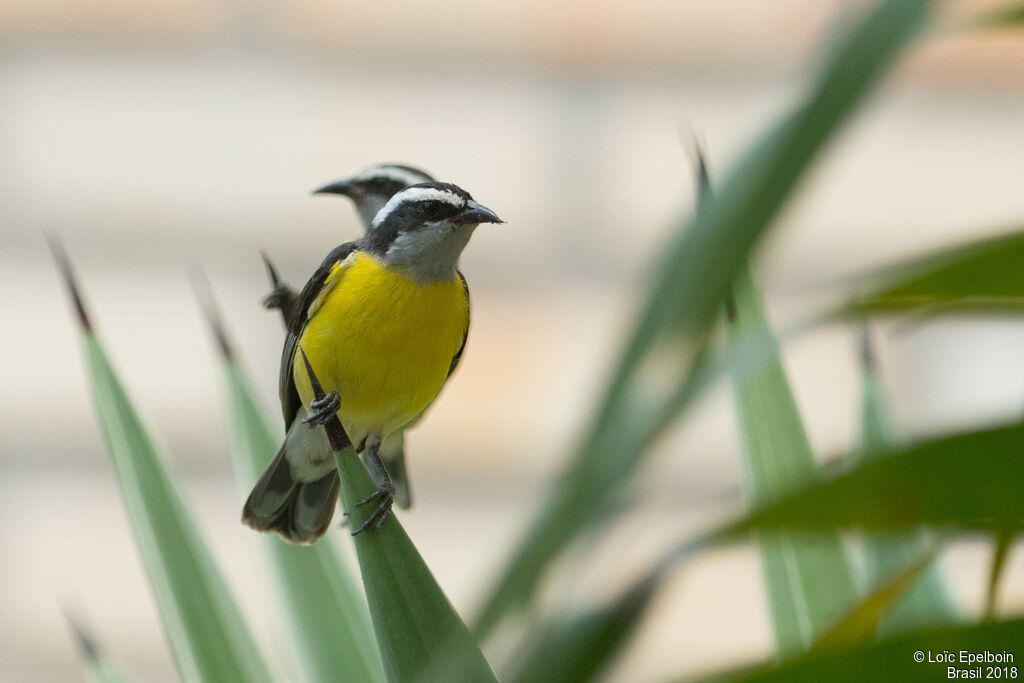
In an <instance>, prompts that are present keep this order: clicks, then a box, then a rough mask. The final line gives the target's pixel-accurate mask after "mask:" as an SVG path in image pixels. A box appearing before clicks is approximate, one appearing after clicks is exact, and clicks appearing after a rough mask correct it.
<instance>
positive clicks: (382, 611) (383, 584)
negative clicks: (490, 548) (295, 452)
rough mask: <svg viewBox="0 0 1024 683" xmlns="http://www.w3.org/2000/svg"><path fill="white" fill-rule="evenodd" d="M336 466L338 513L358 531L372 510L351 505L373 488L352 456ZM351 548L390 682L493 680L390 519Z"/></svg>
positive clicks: (471, 640) (340, 456)
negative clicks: (425, 677)
mask: <svg viewBox="0 0 1024 683" xmlns="http://www.w3.org/2000/svg"><path fill="white" fill-rule="evenodd" d="M335 460H336V461H337V465H338V472H340V473H341V501H342V505H343V507H344V509H345V511H346V512H347V513H348V519H349V524H350V525H351V526H352V528H353V529H358V528H359V526H360V525H361V524H362V523H363V522H365V521H366V519H367V518H368V517H369V515H370V513H371V512H372V511H373V505H364V506H361V507H360V506H357V505H356V503H357V502H358V501H361V500H363V499H364V498H366V497H367V496H369V495H370V494H371V493H373V492H374V491H375V490H376V489H377V486H376V485H375V484H374V483H373V481H372V480H371V479H370V475H369V474H368V473H367V471H366V468H365V467H364V466H363V464H362V462H361V461H360V460H359V458H358V457H357V456H356V455H355V453H354V452H353V451H352V449H351V448H349V449H346V450H344V451H341V452H338V453H336V454H335ZM355 546H356V554H357V555H358V557H359V568H360V570H361V571H362V575H363V587H364V589H365V590H366V598H367V600H368V601H369V603H370V614H371V616H372V618H373V628H374V631H375V632H376V634H377V643H378V645H379V646H380V653H381V658H382V660H383V662H384V672H385V673H386V674H387V680H388V681H390V682H391V683H395V682H396V681H414V680H417V678H418V676H419V675H420V674H421V673H422V672H423V671H425V670H428V669H429V670H431V671H435V672H436V673H437V676H436V678H433V680H468V681H496V680H497V679H496V678H495V677H494V673H493V672H492V671H491V668H490V665H488V664H487V661H486V660H485V659H484V656H483V654H482V653H481V652H480V647H479V645H477V643H476V640H475V639H474V638H473V636H472V635H471V634H470V633H469V630H468V629H467V628H466V625H465V624H464V623H463V622H462V619H461V618H460V617H459V615H458V614H457V613H456V612H455V608H453V607H452V605H451V603H450V602H449V601H448V598H447V596H445V594H444V592H443V591H442V590H441V587H440V586H438V585H437V581H436V580H435V579H434V576H433V574H431V573H430V569H429V568H428V567H427V565H426V563H425V562H424V561H423V558H422V557H421V556H420V554H419V551H417V550H416V547H415V546H414V545H413V544H412V541H410V540H409V536H408V535H406V533H405V530H404V529H403V528H402V525H401V524H399V522H398V520H397V519H396V518H395V517H394V515H392V516H391V517H389V518H388V519H387V520H386V521H385V522H384V524H382V525H381V526H380V527H379V528H374V527H370V528H368V529H367V530H366V531H364V532H363V533H361V534H359V535H358V536H356V537H355ZM449 667H450V668H449ZM453 672H459V673H458V674H457V675H456V673H453Z"/></svg>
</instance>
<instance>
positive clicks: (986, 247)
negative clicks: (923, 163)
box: [846, 232, 1024, 314]
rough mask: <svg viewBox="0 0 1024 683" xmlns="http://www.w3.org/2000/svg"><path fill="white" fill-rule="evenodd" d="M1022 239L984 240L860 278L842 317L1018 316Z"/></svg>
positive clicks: (1023, 308) (1023, 283) (1023, 282)
mask: <svg viewBox="0 0 1024 683" xmlns="http://www.w3.org/2000/svg"><path fill="white" fill-rule="evenodd" d="M1022 270H1024V233H1021V232H1016V233H1012V234H1008V235H1001V236H999V237H989V238H985V239H981V240H976V241H973V242H969V243H965V244H960V245H957V246H954V247H950V248H946V249H942V250H940V251H937V252H934V253H931V254H927V255H925V256H922V257H919V258H916V259H909V260H906V261H903V262H901V263H900V264H899V265H898V266H894V267H890V268H884V269H882V270H881V271H879V272H877V273H875V274H873V275H869V276H867V277H866V278H865V281H866V283H867V285H866V291H865V292H864V293H863V294H862V295H860V296H858V297H857V298H856V299H854V300H853V301H852V302H851V303H850V304H849V305H848V306H847V308H846V311H847V312H848V313H857V314H865V313H884V312H890V313H898V312H905V311H911V310H918V311H922V312H924V313H929V312H933V313H939V312H949V311H954V312H963V311H981V312H1012V313H1021V312H1024V278H1021V277H1020V273H1021V271H1022Z"/></svg>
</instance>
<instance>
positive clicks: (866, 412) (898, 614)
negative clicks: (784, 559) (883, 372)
mask: <svg viewBox="0 0 1024 683" xmlns="http://www.w3.org/2000/svg"><path fill="white" fill-rule="evenodd" d="M863 366H864V378H863V397H862V408H861V444H860V449H859V452H858V454H857V456H858V458H859V459H860V461H869V460H872V459H874V458H876V457H878V456H879V455H880V454H882V453H885V452H886V451H889V450H891V449H892V447H893V446H894V444H895V441H896V439H895V437H894V431H895V429H894V427H893V425H892V419H891V417H890V411H889V407H888V404H887V402H886V400H885V396H884V394H883V391H882V383H881V379H880V378H879V375H878V368H877V365H876V363H875V362H874V353H873V351H872V349H871V342H870V338H869V336H868V333H867V330H865V331H864V338H863ZM932 546H933V543H931V542H930V540H929V538H928V535H927V534H926V533H925V532H924V531H922V530H918V531H915V532H913V533H909V534H896V535H877V534H875V535H868V536H865V537H864V539H863V548H864V564H865V569H866V571H867V583H868V585H869V586H874V585H877V584H879V583H880V582H882V581H884V580H885V579H886V577H889V576H892V575H893V574H894V573H899V572H900V571H901V570H902V569H904V568H906V567H909V566H915V565H916V564H917V563H918V562H919V561H920V559H921V558H922V557H927V556H929V555H930V554H931V551H932ZM956 619H957V615H956V610H955V609H954V608H953V605H952V603H951V602H950V600H949V596H948V594H947V592H946V588H945V586H944V584H943V581H942V576H941V574H940V572H939V568H938V566H936V565H935V564H934V563H933V564H932V565H931V566H929V567H927V568H926V569H925V570H924V571H923V572H922V573H921V576H920V578H919V579H918V581H917V582H916V583H915V584H914V585H913V586H912V587H911V588H910V590H909V591H907V593H906V595H904V596H902V598H901V599H900V600H899V602H897V603H896V604H895V605H894V606H893V607H892V609H891V610H889V612H888V614H886V615H885V617H884V618H883V620H882V622H881V624H880V628H879V635H889V634H895V633H899V632H904V631H910V630H915V629H917V628H922V627H925V626H936V625H939V624H943V623H952V622H955V621H956Z"/></svg>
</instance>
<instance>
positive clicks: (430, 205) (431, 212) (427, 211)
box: [420, 199, 444, 219]
mask: <svg viewBox="0 0 1024 683" xmlns="http://www.w3.org/2000/svg"><path fill="white" fill-rule="evenodd" d="M443 210H444V207H443V206H442V205H441V202H435V201H433V200H430V199H428V200H427V201H425V202H420V213H422V214H423V217H424V218H428V219H435V218H440V217H441V212H442V211H443Z"/></svg>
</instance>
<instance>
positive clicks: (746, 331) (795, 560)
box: [729, 270, 857, 656]
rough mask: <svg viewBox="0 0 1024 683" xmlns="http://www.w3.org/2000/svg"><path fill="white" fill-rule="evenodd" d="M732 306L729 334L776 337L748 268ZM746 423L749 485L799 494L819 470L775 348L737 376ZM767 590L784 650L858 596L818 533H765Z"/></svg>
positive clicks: (765, 494)
mask: <svg viewBox="0 0 1024 683" xmlns="http://www.w3.org/2000/svg"><path fill="white" fill-rule="evenodd" d="M734 291H735V296H734V299H733V301H732V303H731V305H730V306H729V318H730V322H729V338H730V342H731V343H732V344H733V345H738V344H740V343H741V342H742V340H743V339H744V338H746V337H747V336H748V335H750V336H755V337H758V338H764V337H766V336H768V335H769V334H770V329H769V327H768V322H767V320H766V318H765V315H764V310H763V306H762V304H761V300H760V296H759V295H758V293H757V290H756V288H755V286H754V282H753V278H752V277H751V276H750V273H749V271H748V270H744V272H743V273H742V274H741V275H740V277H739V279H738V280H737V282H736V286H735V290H734ZM734 375H735V376H734V386H735V393H736V399H737V406H738V414H739V421H740V428H741V431H742V433H743V439H744V442H745V446H746V447H745V449H744V453H745V461H744V462H745V464H746V473H747V477H746V482H747V489H748V491H749V493H750V496H751V498H752V499H753V500H754V501H755V502H760V501H764V500H768V499H771V498H773V497H777V496H779V495H781V494H783V493H785V492H788V491H792V490H794V489H795V488H796V487H798V486H799V485H801V484H803V483H806V482H807V481H809V480H813V479H814V478H815V474H816V472H817V470H818V468H817V465H816V464H815V462H814V455H813V454H812V452H811V445H810V442H809V441H808V439H807V434H806V433H805V431H804V427H803V423H802V421H801V419H800V414H799V412H798V411H797V407H796V402H795V401H794V400H793V392H792V390H791V389H790V386H789V382H788V380H787V379H786V373H785V370H784V369H783V367H782V359H781V356H780V354H779V351H778V347H777V346H776V347H775V354H774V357H773V358H771V359H769V360H766V361H765V362H762V363H759V364H758V365H757V366H756V367H754V368H747V369H743V368H740V371H739V372H736V373H734ZM759 545H760V548H761V559H762V564H763V569H764V575H765V589H766V592H767V594H768V602H769V604H770V606H771V617H772V625H773V628H774V633H775V644H776V647H777V648H778V651H779V652H780V653H781V654H783V655H785V656H790V655H793V654H795V653H798V652H802V651H803V650H805V649H807V648H808V647H809V646H810V645H811V643H812V642H813V641H814V639H815V638H817V637H818V635H819V634H820V633H821V632H822V630H823V629H825V628H826V627H827V626H828V625H830V624H831V623H833V622H835V621H836V620H837V619H838V618H839V616H840V615H841V614H843V612H844V611H845V610H846V609H847V608H848V607H849V606H850V605H851V604H853V602H854V600H855V599H856V595H857V592H856V585H855V582H854V578H853V570H852V568H851V566H850V562H849V558H848V557H847V553H846V549H845V548H844V546H843V542H842V539H841V538H839V536H838V534H836V533H835V532H830V533H824V534H821V535H819V536H818V537H816V538H813V539H808V538H794V537H793V536H791V535H789V534H785V533H770V534H765V535H762V536H760V537H759Z"/></svg>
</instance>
